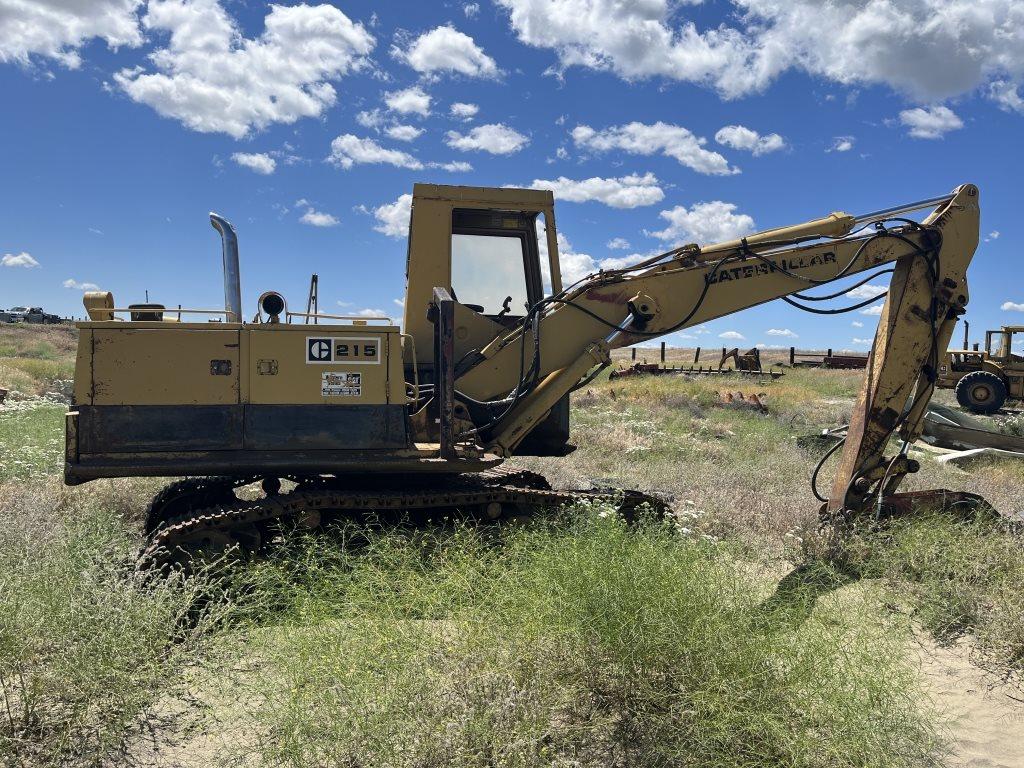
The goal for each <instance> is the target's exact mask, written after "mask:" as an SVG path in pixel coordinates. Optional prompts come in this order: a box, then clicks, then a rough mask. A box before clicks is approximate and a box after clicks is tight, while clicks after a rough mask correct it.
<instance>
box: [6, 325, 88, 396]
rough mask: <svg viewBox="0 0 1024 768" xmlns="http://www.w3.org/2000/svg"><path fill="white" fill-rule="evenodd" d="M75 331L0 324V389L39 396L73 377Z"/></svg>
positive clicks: (68, 326)
mask: <svg viewBox="0 0 1024 768" xmlns="http://www.w3.org/2000/svg"><path fill="white" fill-rule="evenodd" d="M77 343H78V331H77V330H76V329H75V327H74V326H71V325H27V324H23V323H18V324H13V325H11V324H7V323H3V324H0V388H3V389H8V390H11V391H14V392H20V393H22V394H28V395H41V394H43V393H44V392H46V391H47V389H48V388H51V387H52V382H53V381H54V380H56V379H60V380H67V379H70V378H71V377H72V375H73V374H74V367H75V349H76V346H77Z"/></svg>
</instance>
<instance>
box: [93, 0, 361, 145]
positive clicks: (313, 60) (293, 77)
mask: <svg viewBox="0 0 1024 768" xmlns="http://www.w3.org/2000/svg"><path fill="white" fill-rule="evenodd" d="M74 4H75V5H78V4H80V3H79V2H75V3H74ZM143 23H144V26H145V27H146V29H147V30H148V31H150V32H157V33H164V32H166V33H169V34H170V40H169V42H168V43H167V47H165V48H159V49H157V50H156V51H154V52H153V53H152V54H150V56H149V59H150V61H151V62H152V64H153V66H154V68H155V69H156V72H154V73H148V72H146V70H145V69H144V68H143V67H136V68H134V69H122V70H121V71H120V72H118V73H117V74H115V75H114V80H115V82H116V83H117V84H118V85H119V86H120V87H121V88H122V89H123V90H124V92H125V93H127V94H128V96H129V97H130V98H132V99H133V100H135V101H138V102H140V103H143V104H148V105H149V106H151V107H153V109H155V110H156V111H157V112H159V113H160V114H161V115H164V116H165V117H171V118H174V119H176V120H180V121H181V122H182V123H184V124H185V125H186V126H188V127H189V128H191V129H192V130H195V131H201V132H203V133H226V134H228V135H230V136H233V137H235V138H242V137H243V136H245V135H247V134H248V133H250V132H251V131H253V130H259V129H262V128H265V127H267V126H268V125H271V124H273V123H294V122H295V121H296V120H298V119H299V118H302V117H319V116H320V115H321V114H322V113H323V112H324V110H326V109H327V108H328V107H331V106H333V105H334V103H335V102H336V101H337V93H336V92H335V90H334V86H332V85H331V81H336V80H338V79H339V78H341V77H342V76H343V75H345V74H347V73H348V72H350V71H352V70H355V69H358V68H360V67H362V66H363V65H364V63H365V57H366V56H367V55H368V54H369V53H370V52H371V51H372V50H373V46H374V39H373V36H372V35H370V34H369V33H368V32H367V31H366V30H365V29H364V28H363V26H362V25H361V24H357V23H353V22H352V21H351V20H350V19H349V18H348V16H346V15H345V14H344V13H342V12H341V11H340V10H338V9H337V8H335V7H334V6H331V5H316V6H309V5H295V6H283V5H271V6H270V12H269V13H268V14H267V16H266V18H265V20H264V27H265V28H264V32H263V34H262V35H261V36H260V37H258V38H252V39H249V38H245V37H243V36H242V33H241V30H240V29H239V26H238V24H237V23H236V22H235V20H234V19H233V18H231V17H230V16H229V15H228V13H227V12H226V11H225V10H224V9H223V8H222V7H221V5H220V3H219V2H217V0H193V2H188V3H186V2H183V0H152V1H151V2H150V3H149V6H148V11H147V13H146V16H145V17H144V19H143Z"/></svg>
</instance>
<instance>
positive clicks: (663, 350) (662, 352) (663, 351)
mask: <svg viewBox="0 0 1024 768" xmlns="http://www.w3.org/2000/svg"><path fill="white" fill-rule="evenodd" d="M661 364H662V365H664V364H665V342H664V341H663V342H661Z"/></svg>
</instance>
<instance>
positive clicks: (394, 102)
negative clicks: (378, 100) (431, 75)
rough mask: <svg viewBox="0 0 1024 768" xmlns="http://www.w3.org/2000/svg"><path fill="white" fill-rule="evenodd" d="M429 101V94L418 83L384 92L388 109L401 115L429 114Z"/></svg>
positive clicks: (423, 115)
mask: <svg viewBox="0 0 1024 768" xmlns="http://www.w3.org/2000/svg"><path fill="white" fill-rule="evenodd" d="M430 102H431V96H430V94H429V93H427V92H426V91H424V90H423V89H422V88H420V87H419V86H418V85H414V86H412V87H411V88H404V89H403V90H401V91H388V92H387V93H385V94H384V103H385V104H387V105H388V109H390V110H392V111H393V112H400V113H401V114H403V115H420V116H421V117H426V116H427V115H429V114H430Z"/></svg>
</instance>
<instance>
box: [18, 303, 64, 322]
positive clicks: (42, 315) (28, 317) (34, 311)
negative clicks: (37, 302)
mask: <svg viewBox="0 0 1024 768" xmlns="http://www.w3.org/2000/svg"><path fill="white" fill-rule="evenodd" d="M23 321H24V322H26V323H39V324H41V325H55V324H57V323H61V322H63V320H62V319H61V317H60V315H51V314H50V313H49V312H44V311H43V308H42V307H30V308H29V310H28V312H26V313H25V317H24V318H23Z"/></svg>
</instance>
